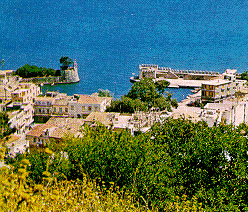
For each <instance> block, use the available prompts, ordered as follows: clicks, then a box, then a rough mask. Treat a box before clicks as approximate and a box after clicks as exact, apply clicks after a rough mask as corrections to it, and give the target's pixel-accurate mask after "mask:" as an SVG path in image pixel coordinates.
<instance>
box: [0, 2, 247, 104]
mask: <svg viewBox="0 0 248 212" xmlns="http://www.w3.org/2000/svg"><path fill="white" fill-rule="evenodd" d="M0 8H1V10H0V23H1V27H0V60H1V59H4V60H5V61H6V63H5V64H4V69H17V68H18V67H20V66H22V65H24V64H26V63H28V64H30V65H37V66H42V67H52V68H55V69H58V68H59V59H60V57H61V56H68V57H70V58H73V59H76V60H77V63H78V67H79V76H80V79H81V81H80V82H79V83H77V84H71V85H63V86H61V85H60V86H54V87H48V88H49V89H52V90H53V89H56V90H60V91H61V92H67V93H68V94H72V93H86V94H91V93H93V92H96V91H97V90H98V89H99V88H102V89H109V90H110V91H112V92H114V91H115V89H116V94H117V96H120V95H124V94H126V93H127V92H128V90H129V89H130V87H131V83H130V82H129V77H130V76H132V73H136V75H137V74H138V65H139V64H144V63H152V64H158V65H159V66H165V67H171V68H175V69H192V70H210V71H219V72H223V71H224V70H225V69H227V68H236V69H238V72H242V71H245V70H247V67H248V57H247V52H248V51H247V49H248V2H245V1H241V0H233V1H227V0H222V1H213V0H209V1H205V0H204V1H203V0H187V1H186V0H165V1H162V0H154V1H152V0H149V1H148V0H136V1H127V0H90V1H89V0H85V1H81V0H59V1H58V0H53V1H49V0H32V1H30V0H1V1H0ZM45 89H47V88H45ZM170 91H172V92H175V98H177V99H178V100H180V98H182V96H183V95H186V93H188V92H189V89H180V90H173V89H171V90H170Z"/></svg>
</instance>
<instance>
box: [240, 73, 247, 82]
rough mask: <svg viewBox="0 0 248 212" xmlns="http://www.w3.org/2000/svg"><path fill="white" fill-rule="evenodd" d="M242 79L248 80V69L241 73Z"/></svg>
mask: <svg viewBox="0 0 248 212" xmlns="http://www.w3.org/2000/svg"><path fill="white" fill-rule="evenodd" d="M240 76H241V79H242V80H248V71H245V72H243V73H241V74H240Z"/></svg>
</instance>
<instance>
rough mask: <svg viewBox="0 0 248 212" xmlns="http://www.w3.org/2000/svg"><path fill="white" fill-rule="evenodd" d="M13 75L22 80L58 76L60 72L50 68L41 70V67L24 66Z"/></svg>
mask: <svg viewBox="0 0 248 212" xmlns="http://www.w3.org/2000/svg"><path fill="white" fill-rule="evenodd" d="M15 75H19V76H20V77H23V78H31V77H48V76H60V72H58V71H57V70H54V69H52V68H45V67H44V68H42V67H37V66H31V65H29V64H25V65H24V66H22V67H20V68H18V69H17V70H16V71H15Z"/></svg>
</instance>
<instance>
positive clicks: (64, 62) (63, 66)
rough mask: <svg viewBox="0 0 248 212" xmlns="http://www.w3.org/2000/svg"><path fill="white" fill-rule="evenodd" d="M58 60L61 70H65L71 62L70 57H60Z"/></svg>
mask: <svg viewBox="0 0 248 212" xmlns="http://www.w3.org/2000/svg"><path fill="white" fill-rule="evenodd" d="M59 62H60V64H61V69H62V70H66V69H67V68H68V67H69V66H70V65H71V64H73V62H72V59H71V58H69V57H61V58H60V60H59Z"/></svg>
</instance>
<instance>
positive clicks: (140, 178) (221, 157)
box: [10, 119, 248, 211]
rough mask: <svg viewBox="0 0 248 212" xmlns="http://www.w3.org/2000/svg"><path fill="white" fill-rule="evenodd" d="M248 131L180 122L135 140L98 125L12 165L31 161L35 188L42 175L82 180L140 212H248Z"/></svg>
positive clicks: (30, 179) (161, 126) (158, 127)
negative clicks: (124, 197) (130, 201)
mask: <svg viewBox="0 0 248 212" xmlns="http://www.w3.org/2000/svg"><path fill="white" fill-rule="evenodd" d="M247 133H248V128H247V127H246V126H245V125H241V126H240V127H238V128H233V126H229V125H221V126H217V127H216V126H215V127H212V128H209V127H208V126H207V125H206V124H205V123H204V122H198V123H192V122H191V121H189V120H184V119H177V120H173V119H172V120H168V121H166V122H165V123H163V124H159V123H157V124H155V125H154V126H153V127H152V130H151V131H150V132H147V133H145V134H139V135H137V136H135V137H132V136H131V135H130V133H129V132H127V131H123V132H118V133H117V132H112V131H110V130H108V129H106V128H105V127H103V126H100V125H99V126H98V127H96V128H95V129H90V128H88V127H85V129H84V137H83V138H65V140H64V141H63V142H62V143H60V144H57V143H53V142H51V143H50V145H49V148H50V149H51V150H52V151H53V152H51V153H49V151H48V153H49V154H48V153H47V151H45V152H44V151H38V150H37V151H32V152H31V153H27V154H26V155H25V156H22V157H19V158H17V159H15V160H12V162H11V163H10V164H12V165H13V166H14V167H15V169H14V172H15V173H18V172H19V171H18V170H19V169H20V167H21V164H22V160H23V159H27V160H28V161H30V166H27V172H28V173H29V176H28V177H27V181H28V182H29V183H31V182H32V183H33V184H35V185H39V184H41V183H42V182H43V177H44V175H45V174H44V173H46V172H49V173H50V176H53V178H55V179H56V181H57V182H64V181H66V182H71V181H73V182H74V181H77V180H79V181H80V182H83V181H84V179H85V175H86V176H87V177H88V179H91V180H94V181H95V183H96V185H97V186H99V188H101V189H102V188H103V187H104V188H107V189H110V190H111V189H112V187H113V188H114V189H117V190H118V191H120V192H123V194H129V193H131V194H132V197H133V198H135V203H134V204H135V206H137V205H138V208H139V209H137V210H141V209H140V208H143V207H141V206H144V208H149V209H150V210H152V211H155V210H159V211H178V210H186V211H203V210H204V211H247V210H248V206H247V204H248V191H247V180H248V177H247V173H248V170H247V169H248V167H247V161H248V154H247V152H248V145H247V144H248V142H247V138H246V135H247ZM48 164H49V165H48ZM64 189H66V186H65V188H64ZM138 203H139V204H138ZM144 208H143V209H144Z"/></svg>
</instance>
